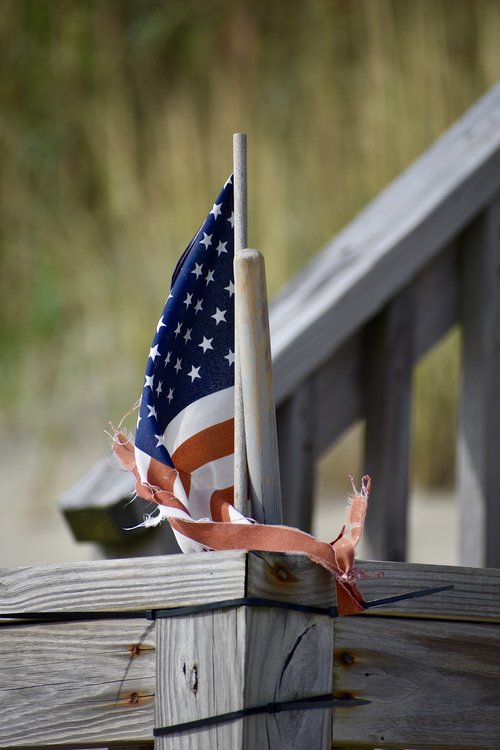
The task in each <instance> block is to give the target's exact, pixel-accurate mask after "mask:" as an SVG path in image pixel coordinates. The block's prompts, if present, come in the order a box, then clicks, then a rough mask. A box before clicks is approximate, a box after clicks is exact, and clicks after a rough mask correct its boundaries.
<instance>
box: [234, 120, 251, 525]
mask: <svg viewBox="0 0 500 750" xmlns="http://www.w3.org/2000/svg"><path fill="white" fill-rule="evenodd" d="M233 181H234V255H235V261H236V258H237V257H238V255H239V254H240V253H241V251H242V250H243V249H244V248H245V247H246V246H247V137H246V134H245V133H234V135H233ZM239 295H240V293H239V290H238V288H237V283H236V278H235V325H234V329H235V330H234V354H235V357H234V505H235V508H236V509H237V510H239V511H240V513H242V514H243V515H244V516H248V515H249V513H250V508H249V507H248V472H247V455H246V443H245V424H244V415H243V395H242V387H241V367H240V344H239V341H240V337H239V332H238V323H237V320H236V306H237V300H238V298H239Z"/></svg>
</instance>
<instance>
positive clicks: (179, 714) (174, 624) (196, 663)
mask: <svg viewBox="0 0 500 750" xmlns="http://www.w3.org/2000/svg"><path fill="white" fill-rule="evenodd" d="M245 618H246V612H245V610H244V609H242V608H239V609H230V610H225V611H222V612H221V611H218V612H206V613H201V614H198V615H194V616H191V617H179V618H175V619H167V620H159V621H158V623H157V627H158V632H157V667H156V676H157V683H156V684H157V700H156V710H155V726H156V727H167V726H168V727H170V726H175V725H177V724H182V723H184V722H188V721H195V720H197V719H203V718H207V717H211V716H218V715H219V714H224V713H227V712H230V711H237V710H239V709H241V708H242V707H243V706H244V682H245V635H246V633H245ZM241 738H242V721H232V722H227V723H224V724H218V725H216V726H213V727H208V728H206V729H205V728H202V729H198V730H196V731H186V732H179V733H176V734H173V735H169V736H167V737H158V738H156V739H155V750H202V748H203V749H204V748H208V747H214V748H226V747H227V748H234V750H237V748H241V747H242V740H241Z"/></svg>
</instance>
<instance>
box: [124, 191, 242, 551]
mask: <svg viewBox="0 0 500 750" xmlns="http://www.w3.org/2000/svg"><path fill="white" fill-rule="evenodd" d="M233 227H234V213H233V184H232V178H229V180H228V181H227V182H226V184H225V186H224V188H223V189H222V191H221V193H220V194H219V196H218V198H217V200H216V201H215V203H214V205H213V207H212V210H211V211H210V213H209V215H208V217H207V218H206V219H205V221H204V223H203V224H202V226H201V228H200V230H199V231H198V232H197V234H196V235H195V237H194V238H193V239H192V240H191V242H190V244H189V245H188V247H187V248H186V250H185V251H184V253H183V255H182V256H181V258H180V260H179V262H178V264H177V267H176V269H175V271H174V274H173V277H172V283H171V288H170V294H169V295H168V298H167V301H166V303H165V306H164V309H163V313H162V315H161V317H160V320H159V321H158V325H157V327H156V334H155V336H154V338H153V342H152V345H151V349H150V351H149V357H148V362H147V367H146V374H145V380H144V387H143V391H142V396H141V400H140V411H139V417H138V423H137V430H136V434H135V451H134V452H135V464H136V468H137V472H138V475H139V478H140V484H141V485H142V492H139V494H141V495H144V494H145V493H144V488H147V489H149V490H150V493H148V495H149V497H151V499H154V500H155V501H156V502H158V503H160V505H159V508H158V510H157V512H156V513H155V514H154V515H152V516H150V517H148V518H147V519H145V521H146V525H152V524H153V523H156V522H159V521H160V520H161V519H163V518H166V517H177V518H184V519H187V518H189V519H193V520H200V519H210V520H240V521H243V520H244V519H243V518H242V517H241V516H240V514H239V513H237V512H236V511H235V510H234V508H232V507H231V508H230V509H229V510H228V502H229V503H231V502H232V500H233V490H234V479H233V474H234V282H233V258H234V230H233ZM228 513H229V516H230V517H228ZM223 515H225V517H222V516H223ZM177 538H178V542H179V544H180V546H181V548H182V549H183V550H184V551H189V550H193V549H199V548H200V547H199V545H197V544H196V543H195V542H191V541H190V540H188V539H186V538H185V537H182V538H181V535H179V534H177Z"/></svg>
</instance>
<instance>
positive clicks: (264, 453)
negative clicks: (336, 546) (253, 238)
mask: <svg viewBox="0 0 500 750" xmlns="http://www.w3.org/2000/svg"><path fill="white" fill-rule="evenodd" d="M234 271H235V287H236V289H237V295H235V296H236V301H235V321H236V329H237V332H238V346H239V356H240V373H241V387H242V396H243V409H244V427H245V441H246V453H247V463H248V478H249V486H250V498H251V506H252V507H251V514H252V517H253V518H255V520H256V521H258V522H260V523H268V524H281V523H283V516H282V508H281V489H280V476H279V462H278V440H277V434H276V410H275V406H274V395H273V386H272V362H271V345H270V336H269V316H268V307H267V291H266V273H265V266H264V258H263V256H262V254H261V253H259V252H258V251H257V250H248V249H245V250H242V252H240V253H238V254H237V255H236V256H235V260H234Z"/></svg>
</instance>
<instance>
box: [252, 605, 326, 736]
mask: <svg viewBox="0 0 500 750" xmlns="http://www.w3.org/2000/svg"><path fill="white" fill-rule="evenodd" d="M246 641H247V643H246V670H245V705H247V706H260V705H263V704H264V705H265V704H267V703H271V702H280V701H287V700H295V699H299V698H310V697H313V696H317V695H325V694H330V695H331V693H332V654H333V627H332V623H331V622H330V621H329V619H328V618H325V617H319V616H317V615H310V614H303V613H299V612H285V611H282V610H273V609H267V610H265V609H263V610H261V609H254V610H249V612H248V613H247V639H246ZM331 713H332V712H331V710H330V709H319V710H314V711H284V712H282V713H277V714H268V713H263V714H260V715H258V716H253V717H250V718H247V719H245V721H244V725H243V744H242V747H243V748H245V750H255V748H259V750H311V748H314V750H326V749H327V748H329V747H330V742H331Z"/></svg>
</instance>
